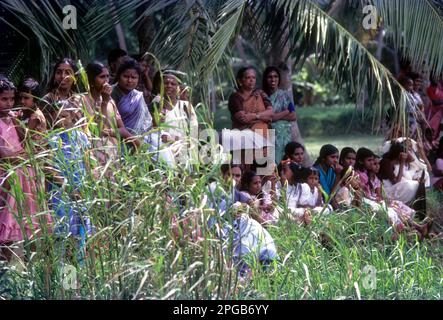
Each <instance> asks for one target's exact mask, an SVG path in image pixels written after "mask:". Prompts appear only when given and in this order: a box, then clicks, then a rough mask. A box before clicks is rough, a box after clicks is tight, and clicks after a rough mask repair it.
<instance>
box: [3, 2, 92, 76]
mask: <svg viewBox="0 0 443 320" xmlns="http://www.w3.org/2000/svg"><path fill="white" fill-rule="evenodd" d="M93 3H94V2H93V1H82V2H79V3H78V4H76V8H77V19H78V21H77V24H78V25H79V26H81V25H82V24H83V23H84V20H83V19H84V18H83V17H84V16H85V15H86V12H88V11H89V9H91V8H92V6H93ZM68 4H70V2H69V1H50V0H42V1H38V2H36V1H24V0H4V1H3V2H2V6H3V8H5V9H6V10H7V11H8V12H9V13H10V14H12V15H13V17H15V19H14V22H15V23H19V24H20V25H19V26H18V28H19V29H20V30H21V33H22V34H23V35H24V36H25V37H27V38H29V39H32V41H33V43H32V45H33V47H34V48H33V49H36V50H32V55H33V56H32V62H33V64H35V65H37V66H39V69H40V70H39V71H40V72H39V74H40V75H41V78H42V80H43V82H44V80H47V79H48V78H49V70H50V62H54V61H55V60H57V59H60V58H61V57H64V56H71V57H76V58H77V57H78V58H84V57H87V56H88V55H89V53H90V50H91V46H90V45H88V41H90V35H88V34H87V33H86V32H85V29H83V28H78V29H76V30H66V29H64V28H63V23H62V20H63V17H64V15H63V13H62V9H63V7H64V6H65V5H68Z"/></svg>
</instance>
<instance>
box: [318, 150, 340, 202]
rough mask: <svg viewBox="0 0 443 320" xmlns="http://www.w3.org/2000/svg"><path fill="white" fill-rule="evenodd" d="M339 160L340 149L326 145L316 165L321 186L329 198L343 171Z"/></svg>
mask: <svg viewBox="0 0 443 320" xmlns="http://www.w3.org/2000/svg"><path fill="white" fill-rule="evenodd" d="M338 159H339V154H338V149H337V148H336V147H335V146H333V145H331V144H326V145H324V146H322V147H321V149H320V155H319V157H318V158H317V161H316V162H315V163H314V168H316V169H317V170H318V171H319V173H320V185H321V187H322V189H323V191H324V192H325V194H326V195H327V196H330V195H331V194H332V193H333V191H334V189H335V187H336V186H337V184H338V181H339V177H340V174H341V173H342V171H343V167H342V166H341V165H340V164H339V163H338Z"/></svg>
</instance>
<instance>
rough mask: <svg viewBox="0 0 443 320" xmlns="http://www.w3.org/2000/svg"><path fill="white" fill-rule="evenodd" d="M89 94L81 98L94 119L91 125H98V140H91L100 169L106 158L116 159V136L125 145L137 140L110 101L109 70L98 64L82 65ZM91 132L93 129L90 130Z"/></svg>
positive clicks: (112, 101)
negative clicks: (123, 141) (86, 77)
mask: <svg viewBox="0 0 443 320" xmlns="http://www.w3.org/2000/svg"><path fill="white" fill-rule="evenodd" d="M86 73H87V75H88V82H89V88H90V93H89V95H88V96H86V97H85V100H86V101H87V104H88V107H89V108H88V111H89V112H90V114H89V116H90V117H94V121H93V124H94V125H96V126H98V128H97V129H98V130H95V131H98V132H97V135H98V136H99V138H98V139H93V144H94V147H95V148H96V152H95V155H96V157H97V159H98V161H99V163H100V165H101V166H105V165H106V163H107V161H108V160H109V159H116V158H117V156H118V149H117V146H118V136H120V137H121V138H122V139H123V140H125V141H127V142H134V143H135V145H137V143H139V142H138V140H136V139H135V138H134V136H133V135H132V134H131V133H130V132H129V131H128V130H127V129H126V127H125V125H124V123H123V120H122V118H121V116H120V113H119V112H118V110H117V106H116V105H115V102H114V100H112V98H111V92H112V87H111V86H110V85H109V83H108V82H109V71H108V68H107V67H105V65H103V64H102V63H100V62H92V63H90V64H88V65H87V66H86ZM92 131H94V130H92Z"/></svg>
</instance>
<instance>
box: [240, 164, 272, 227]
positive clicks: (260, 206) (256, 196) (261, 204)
mask: <svg viewBox="0 0 443 320" xmlns="http://www.w3.org/2000/svg"><path fill="white" fill-rule="evenodd" d="M239 190H240V191H242V194H243V195H244V196H246V197H247V198H248V199H249V200H248V204H249V205H250V207H251V208H253V209H256V211H257V212H254V213H253V215H252V217H253V218H254V219H255V220H257V221H258V222H260V223H261V224H262V225H265V226H266V225H268V224H275V223H277V221H278V212H277V210H275V208H274V206H273V204H272V199H271V195H270V194H268V193H267V192H264V191H263V190H262V180H261V177H260V176H259V175H257V173H255V172H254V171H246V172H245V173H244V174H243V176H242V178H241V182H240V187H239Z"/></svg>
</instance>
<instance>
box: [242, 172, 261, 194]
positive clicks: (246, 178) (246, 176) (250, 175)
mask: <svg viewBox="0 0 443 320" xmlns="http://www.w3.org/2000/svg"><path fill="white" fill-rule="evenodd" d="M256 176H257V173H256V172H255V171H246V172H244V173H243V174H242V177H241V180H240V189H239V190H240V191H248V190H249V185H250V184H251V182H252V179H254V177H256Z"/></svg>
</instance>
